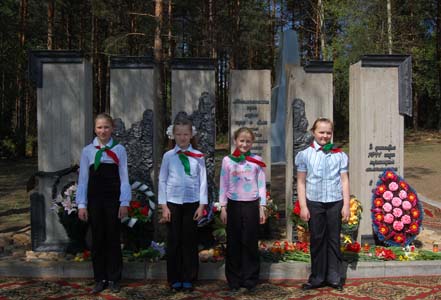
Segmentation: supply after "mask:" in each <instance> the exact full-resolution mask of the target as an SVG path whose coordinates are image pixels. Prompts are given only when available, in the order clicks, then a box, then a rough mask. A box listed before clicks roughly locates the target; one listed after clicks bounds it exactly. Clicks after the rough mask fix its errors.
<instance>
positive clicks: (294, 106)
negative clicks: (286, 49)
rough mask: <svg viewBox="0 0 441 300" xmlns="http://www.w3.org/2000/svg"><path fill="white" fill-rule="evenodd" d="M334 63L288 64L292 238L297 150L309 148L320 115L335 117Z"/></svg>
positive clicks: (287, 199) (287, 194)
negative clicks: (314, 125)
mask: <svg viewBox="0 0 441 300" xmlns="http://www.w3.org/2000/svg"><path fill="white" fill-rule="evenodd" d="M332 81H333V63H332V62H330V61H310V62H309V63H308V64H307V65H305V66H304V67H302V66H298V65H291V64H288V65H286V84H287V92H286V116H285V128H286V129H285V130H286V131H285V133H286V136H285V138H284V140H285V153H286V168H285V174H286V186H285V212H286V216H287V222H286V237H287V239H291V238H292V229H293V224H292V222H290V216H291V212H292V207H293V199H294V198H295V199H297V170H296V166H295V164H294V159H295V156H296V155H297V153H299V152H300V151H302V150H304V149H305V148H306V147H309V145H310V143H311V141H312V135H311V133H310V130H309V129H310V128H311V127H312V124H313V123H314V121H315V120H316V119H317V118H319V117H326V118H329V119H331V120H332V115H333V108H332V105H333V83H332Z"/></svg>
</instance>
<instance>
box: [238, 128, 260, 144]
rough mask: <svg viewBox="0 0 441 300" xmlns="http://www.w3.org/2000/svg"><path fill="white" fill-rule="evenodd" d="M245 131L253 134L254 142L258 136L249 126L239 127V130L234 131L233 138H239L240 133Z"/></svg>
mask: <svg viewBox="0 0 441 300" xmlns="http://www.w3.org/2000/svg"><path fill="white" fill-rule="evenodd" d="M243 132H246V133H248V134H249V135H251V139H252V140H253V142H254V139H255V138H256V136H255V135H254V132H253V131H252V130H251V129H250V128H248V127H241V128H239V129H237V130H236V131H235V132H234V133H233V138H234V139H237V138H238V137H239V135H240V134H241V133H243Z"/></svg>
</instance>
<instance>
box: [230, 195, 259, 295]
mask: <svg viewBox="0 0 441 300" xmlns="http://www.w3.org/2000/svg"><path fill="white" fill-rule="evenodd" d="M258 240H259V202H258V200H255V201H234V200H228V204H227V255H226V261H225V276H226V277H227V281H228V285H229V286H230V288H239V287H245V288H252V287H254V286H255V285H256V284H257V282H258V280H259V271H260V260H259V248H258Z"/></svg>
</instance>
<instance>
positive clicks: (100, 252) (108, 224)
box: [87, 201, 123, 281]
mask: <svg viewBox="0 0 441 300" xmlns="http://www.w3.org/2000/svg"><path fill="white" fill-rule="evenodd" d="M87 210H88V213H89V221H90V226H91V229H92V263H93V273H94V278H95V281H101V280H110V281H119V280H121V273H122V264H123V262H122V253H121V243H120V225H121V221H120V219H119V218H118V211H119V201H113V202H112V203H106V202H104V201H96V202H92V201H90V202H89V204H88V207H87Z"/></svg>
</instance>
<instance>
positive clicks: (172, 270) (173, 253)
mask: <svg viewBox="0 0 441 300" xmlns="http://www.w3.org/2000/svg"><path fill="white" fill-rule="evenodd" d="M167 206H168V208H169V209H170V213H171V221H170V223H168V227H167V228H168V236H167V280H168V282H169V283H170V284H173V283H175V282H193V281H194V280H196V279H197V277H198V271H199V255H198V236H197V221H194V220H193V216H194V213H195V212H196V210H197V208H198V206H199V202H195V203H184V204H174V203H171V202H167Z"/></svg>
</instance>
